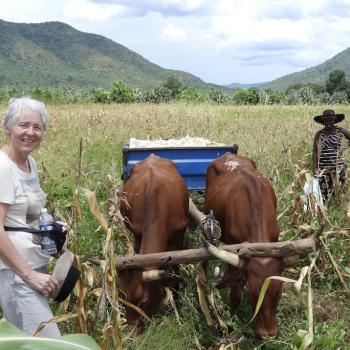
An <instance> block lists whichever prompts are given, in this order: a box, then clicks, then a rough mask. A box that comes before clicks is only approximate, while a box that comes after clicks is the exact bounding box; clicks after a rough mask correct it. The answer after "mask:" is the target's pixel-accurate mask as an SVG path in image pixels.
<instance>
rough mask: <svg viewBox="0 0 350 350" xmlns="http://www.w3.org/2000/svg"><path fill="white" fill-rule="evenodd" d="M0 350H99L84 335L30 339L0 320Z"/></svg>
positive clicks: (91, 340)
mask: <svg viewBox="0 0 350 350" xmlns="http://www.w3.org/2000/svg"><path fill="white" fill-rule="evenodd" d="M0 349H6V350H47V349H50V350H101V348H100V347H99V346H98V345H97V343H96V342H95V341H94V340H93V339H92V338H91V337H90V336H88V335H86V334H68V335H63V336H61V337H59V338H56V339H52V338H39V337H31V336H29V335H26V334H25V333H23V332H22V331H21V330H19V329H18V328H16V327H15V326H13V325H12V324H10V323H9V322H7V321H6V320H5V319H1V320H0Z"/></svg>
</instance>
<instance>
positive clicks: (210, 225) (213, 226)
mask: <svg viewBox="0 0 350 350" xmlns="http://www.w3.org/2000/svg"><path fill="white" fill-rule="evenodd" d="M200 227H201V233H202V240H203V239H205V240H206V241H208V242H209V243H211V244H213V245H215V246H217V245H218V240H219V238H220V236H221V228H220V224H219V221H218V220H216V219H215V216H214V213H213V211H212V210H210V213H209V214H208V215H207V216H206V217H205V219H203V220H202V222H201V225H200ZM203 243H204V242H203ZM205 245H206V244H205Z"/></svg>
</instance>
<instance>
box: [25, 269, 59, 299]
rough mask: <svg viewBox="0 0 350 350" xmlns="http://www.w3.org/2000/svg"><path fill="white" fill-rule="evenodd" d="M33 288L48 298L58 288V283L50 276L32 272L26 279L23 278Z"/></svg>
mask: <svg viewBox="0 0 350 350" xmlns="http://www.w3.org/2000/svg"><path fill="white" fill-rule="evenodd" d="M23 279H24V280H25V281H26V282H27V283H28V284H29V285H30V286H31V287H32V288H34V289H36V290H38V291H39V292H40V293H42V294H44V295H45V296H48V295H49V294H51V293H52V292H54V291H55V290H56V289H57V288H58V281H57V280H56V279H55V278H54V277H52V276H51V275H49V274H46V273H41V272H37V271H35V270H31V271H30V272H29V274H28V276H26V277H25V278H23Z"/></svg>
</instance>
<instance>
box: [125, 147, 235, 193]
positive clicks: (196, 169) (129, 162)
mask: <svg viewBox="0 0 350 350" xmlns="http://www.w3.org/2000/svg"><path fill="white" fill-rule="evenodd" d="M237 150H238V146H237V145H232V146H213V147H168V148H161V147H160V148H129V147H124V148H123V180H124V181H126V180H127V179H128V177H129V174H130V170H131V168H132V166H133V165H134V164H136V163H138V162H139V161H141V160H143V159H145V158H147V157H148V156H149V155H150V154H154V155H156V156H159V157H162V158H167V159H170V160H172V161H173V162H175V164H176V167H177V170H178V172H179V173H180V175H181V176H182V177H183V178H184V180H185V182H186V185H187V188H188V189H189V190H204V189H205V174H206V172H207V168H208V165H209V164H210V163H211V162H212V161H213V160H215V159H216V158H218V157H220V156H221V155H223V154H225V153H226V152H230V153H234V154H237Z"/></svg>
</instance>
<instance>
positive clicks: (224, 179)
mask: <svg viewBox="0 0 350 350" xmlns="http://www.w3.org/2000/svg"><path fill="white" fill-rule="evenodd" d="M210 210H213V211H214V215H215V217H216V218H217V219H218V220H219V222H220V223H221V225H222V231H223V237H222V239H223V241H224V242H225V243H227V244H232V243H238V242H244V241H248V242H272V241H276V240H277V239H278V235H279V227H278V223H277V219H276V196H275V193H274V191H273V188H272V186H271V184H270V183H269V182H268V181H267V180H266V179H265V178H264V177H263V176H262V175H261V174H260V173H259V172H258V171H257V170H256V168H255V164H254V162H252V161H251V160H250V159H249V158H247V157H242V156H238V155H234V154H229V153H226V154H225V155H223V156H222V157H220V158H219V159H217V160H216V161H214V162H213V163H212V164H211V165H210V166H209V168H208V172H207V187H206V194H205V211H206V212H207V213H208V212H209V211H210Z"/></svg>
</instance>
